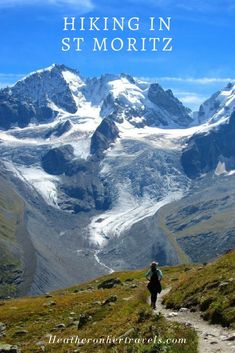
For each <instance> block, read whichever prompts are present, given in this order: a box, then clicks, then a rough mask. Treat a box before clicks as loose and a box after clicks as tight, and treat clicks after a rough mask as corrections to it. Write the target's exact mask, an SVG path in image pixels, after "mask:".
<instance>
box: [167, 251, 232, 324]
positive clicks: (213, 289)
mask: <svg viewBox="0 0 235 353" xmlns="http://www.w3.org/2000/svg"><path fill="white" fill-rule="evenodd" d="M234 275H235V250H233V251H230V252H228V253H227V254H226V255H224V256H221V257H220V258H218V259H217V260H216V261H214V262H212V263H210V264H208V265H206V266H203V267H199V268H198V267H196V268H195V269H193V270H192V271H188V272H185V273H184V275H182V276H181V277H180V281H179V282H177V283H175V285H173V287H172V290H171V291H170V293H169V294H168V295H167V296H166V297H165V299H164V302H165V304H166V305H167V307H168V308H180V307H189V308H195V309H200V310H201V311H203V317H204V318H205V319H207V320H209V321H210V322H211V323H220V324H222V325H223V326H230V327H233V328H235V276H234Z"/></svg>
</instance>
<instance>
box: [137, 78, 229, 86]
mask: <svg viewBox="0 0 235 353" xmlns="http://www.w3.org/2000/svg"><path fill="white" fill-rule="evenodd" d="M140 79H141V80H144V81H147V82H163V81H164V82H176V83H177V82H179V83H181V82H182V83H193V84H201V85H210V84H214V83H221V84H224V83H227V82H235V78H234V77H199V78H196V77H168V76H163V77H140Z"/></svg>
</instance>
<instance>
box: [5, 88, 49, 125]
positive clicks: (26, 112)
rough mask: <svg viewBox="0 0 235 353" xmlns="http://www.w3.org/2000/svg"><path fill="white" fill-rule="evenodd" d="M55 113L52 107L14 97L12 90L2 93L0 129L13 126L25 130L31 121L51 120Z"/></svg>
mask: <svg viewBox="0 0 235 353" xmlns="http://www.w3.org/2000/svg"><path fill="white" fill-rule="evenodd" d="M52 116H53V111H52V110H51V109H50V107H47V106H39V105H38V104H33V103H32V102H31V101H30V100H29V99H21V98H20V97H17V96H12V94H11V92H10V89H8V88H6V89H5V90H3V91H1V92H0V128H2V129H5V130H7V129H9V128H10V127H11V126H12V125H16V124H17V125H18V126H19V127H21V128H23V127H25V126H27V125H28V124H29V123H30V121H31V119H33V118H37V119H38V120H39V121H41V122H44V121H47V120H50V119H51V118H52Z"/></svg>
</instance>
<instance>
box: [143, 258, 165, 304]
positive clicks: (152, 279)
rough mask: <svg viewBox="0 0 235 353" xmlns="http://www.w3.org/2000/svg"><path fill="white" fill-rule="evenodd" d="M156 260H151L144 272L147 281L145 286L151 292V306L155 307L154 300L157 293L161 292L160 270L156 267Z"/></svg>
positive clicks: (161, 275)
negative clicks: (146, 270) (147, 269)
mask: <svg viewBox="0 0 235 353" xmlns="http://www.w3.org/2000/svg"><path fill="white" fill-rule="evenodd" d="M157 266H158V262H152V263H151V265H150V269H149V271H148V272H147V273H146V278H147V280H148V281H149V283H148V285H147V288H148V290H149V291H150V293H151V306H152V308H153V309H156V301H157V295H158V293H161V290H162V287H161V279H162V277H163V274H162V271H161V270H160V269H159V268H157Z"/></svg>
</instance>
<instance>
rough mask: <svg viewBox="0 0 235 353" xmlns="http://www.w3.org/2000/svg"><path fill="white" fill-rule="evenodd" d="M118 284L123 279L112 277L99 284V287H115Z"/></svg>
mask: <svg viewBox="0 0 235 353" xmlns="http://www.w3.org/2000/svg"><path fill="white" fill-rule="evenodd" d="M118 284H121V281H120V279H119V278H110V279H107V280H105V281H103V282H101V283H100V284H99V285H98V289H100V288H103V289H104V288H113V287H115V286H116V285H118Z"/></svg>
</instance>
